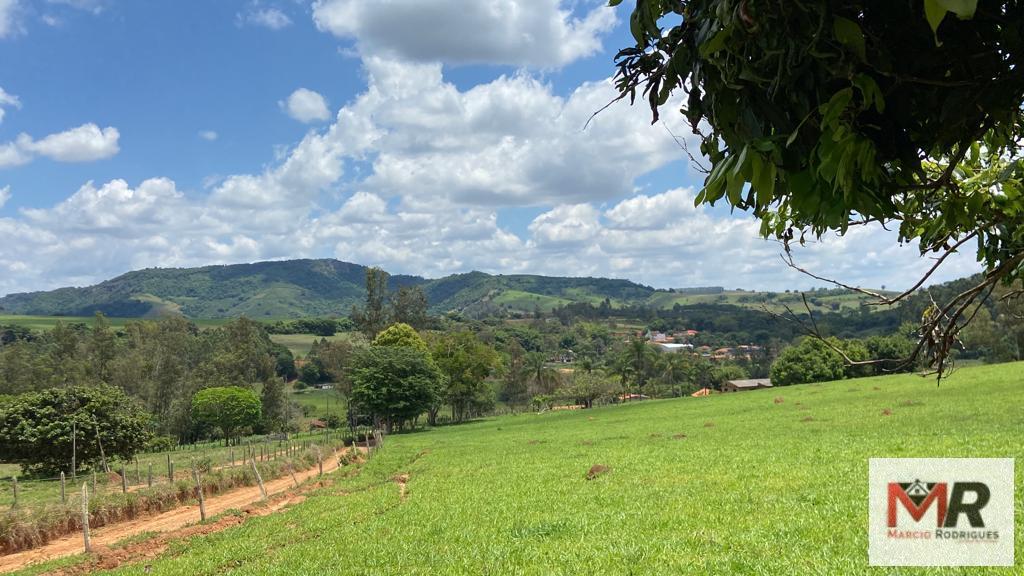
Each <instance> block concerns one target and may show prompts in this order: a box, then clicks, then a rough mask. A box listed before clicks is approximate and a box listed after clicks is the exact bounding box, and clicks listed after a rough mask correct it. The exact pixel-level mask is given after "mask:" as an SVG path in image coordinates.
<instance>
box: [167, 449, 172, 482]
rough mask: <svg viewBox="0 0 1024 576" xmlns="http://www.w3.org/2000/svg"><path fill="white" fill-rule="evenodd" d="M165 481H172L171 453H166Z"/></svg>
mask: <svg viewBox="0 0 1024 576" xmlns="http://www.w3.org/2000/svg"><path fill="white" fill-rule="evenodd" d="M167 481H168V482H170V483H172V484H173V483H174V465H173V464H171V455H170V454H168V455H167Z"/></svg>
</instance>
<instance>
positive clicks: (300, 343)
mask: <svg viewBox="0 0 1024 576" xmlns="http://www.w3.org/2000/svg"><path fill="white" fill-rule="evenodd" d="M351 337H352V336H351V334H348V333H339V334H335V335H334V336H326V338H327V340H344V339H346V338H351ZM321 338H324V336H317V335H316V334H271V335H270V339H271V340H273V341H274V342H277V343H278V344H283V345H284V346H285V347H287V348H288V349H289V350H291V351H292V354H294V355H295V357H299V356H306V355H307V354H309V350H310V349H311V348H312V347H313V343H314V342H318V341H320V339H321Z"/></svg>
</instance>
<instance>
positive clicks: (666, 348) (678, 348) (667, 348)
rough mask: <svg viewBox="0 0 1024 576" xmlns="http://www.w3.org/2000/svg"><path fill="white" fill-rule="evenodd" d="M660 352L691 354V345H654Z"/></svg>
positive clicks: (666, 343)
mask: <svg viewBox="0 0 1024 576" xmlns="http://www.w3.org/2000/svg"><path fill="white" fill-rule="evenodd" d="M654 346H655V347H656V348H657V349H658V351H660V352H682V351H684V350H685V351H687V352H693V344H675V343H671V342H659V343H656V344H655V345H654Z"/></svg>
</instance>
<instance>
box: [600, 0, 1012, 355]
mask: <svg viewBox="0 0 1024 576" xmlns="http://www.w3.org/2000/svg"><path fill="white" fill-rule="evenodd" d="M610 3H611V5H613V6H615V5H618V4H620V3H621V0H611V2H610ZM630 29H631V32H632V34H633V37H634V39H635V41H636V45H635V46H633V47H629V48H625V49H623V50H621V51H620V52H619V54H618V56H617V62H618V66H619V73H618V76H617V87H618V90H619V91H620V97H628V98H630V100H631V101H632V100H633V99H635V97H636V96H637V93H638V92H640V93H641V95H642V96H643V97H645V98H646V99H647V101H648V103H649V105H650V108H651V110H652V112H653V114H654V119H655V121H656V120H657V119H658V115H659V111H660V110H661V109H662V108H663V107H665V106H672V107H679V108H681V111H682V113H683V114H684V115H685V117H686V119H687V120H688V122H689V124H690V126H691V128H692V129H693V131H694V132H695V133H697V134H698V135H699V137H700V140H701V145H700V152H701V153H702V154H703V155H704V156H706V157H707V158H708V159H709V160H710V163H711V165H710V166H709V167H707V177H706V179H705V181H704V188H703V190H701V191H700V193H699V194H698V195H697V198H696V203H697V204H714V203H716V202H718V201H719V200H722V199H724V200H725V201H726V202H728V203H729V204H730V205H731V206H733V207H735V208H738V209H741V210H746V211H750V212H752V213H753V214H754V215H755V216H756V217H757V218H759V219H760V220H761V232H762V234H763V235H765V236H766V237H776V238H778V239H781V240H783V241H786V242H787V247H788V242H789V241H791V240H795V239H799V240H800V241H801V242H802V241H803V240H804V236H805V234H808V233H809V234H811V235H814V236H821V235H823V234H825V233H826V232H830V231H837V232H839V233H845V232H846V231H847V230H848V229H849V227H850V226H855V225H863V224H866V223H869V222H882V223H894V224H896V225H898V227H899V236H900V241H901V242H919V243H920V248H921V251H922V253H926V252H929V251H941V252H948V251H950V250H951V249H955V248H956V247H959V246H961V245H962V244H964V243H966V242H968V241H974V242H976V245H977V253H978V259H979V261H981V262H983V263H984V265H985V266H986V268H987V270H988V276H987V277H986V279H985V281H986V282H985V284H984V285H982V286H981V287H980V288H978V289H977V290H974V291H972V292H970V293H968V294H966V295H964V296H963V297H962V298H960V299H959V300H953V301H951V302H950V303H949V304H948V306H947V305H940V306H939V307H938V308H937V309H936V310H935V311H934V312H933V313H932V314H931V315H929V316H928V317H926V318H925V319H924V324H925V326H924V330H923V331H922V333H923V335H922V344H923V345H925V346H926V347H927V351H928V352H929V354H931V355H934V356H935V357H936V358H937V362H938V364H939V367H940V368H941V365H942V360H943V359H944V358H945V355H946V354H947V353H948V350H949V346H950V343H951V342H952V341H953V340H954V339H955V337H956V332H957V330H958V328H957V326H958V322H959V323H960V324H962V322H960V321H961V320H964V318H963V316H964V312H965V311H966V310H967V309H968V307H969V306H970V304H971V303H972V302H973V301H974V300H975V299H976V298H977V297H979V296H981V295H982V294H983V293H984V292H985V291H986V290H991V289H992V287H993V286H994V285H995V284H996V283H997V282H998V281H999V280H1003V281H1004V282H1007V283H1011V282H1013V281H1014V280H1016V279H1018V278H1019V275H1020V273H1021V263H1022V262H1024V225H1022V224H1024V194H1022V192H1024V187H1022V181H1024V164H1022V159H1021V154H1020V146H1021V142H1022V136H1024V120H1022V118H1024V114H1022V109H1021V103H1022V101H1024V74H1021V73H1020V69H1021V65H1022V64H1024V62H1022V59H1024V6H1022V5H1021V4H1020V3H1019V2H1016V1H1010V0H923V1H922V0H891V1H887V2H867V1H863V0H861V1H855V0H829V1H820V2H795V1H794V2H773V1H768V0H637V2H636V8H635V10H634V11H633V13H632V15H631V18H630ZM679 91H681V92H684V93H685V98H679V97H674V95H675V94H676V93H677V92H679ZM939 319H941V322H944V323H945V324H944V325H945V326H946V328H944V329H943V330H942V331H941V333H933V332H936V331H935V328H936V327H938V326H940V324H941V322H940V320H939ZM933 363H934V362H933Z"/></svg>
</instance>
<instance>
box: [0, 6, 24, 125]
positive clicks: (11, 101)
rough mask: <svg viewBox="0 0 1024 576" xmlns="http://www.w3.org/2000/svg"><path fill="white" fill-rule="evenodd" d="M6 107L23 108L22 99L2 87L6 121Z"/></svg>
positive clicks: (0, 110) (0, 107) (0, 109)
mask: <svg viewBox="0 0 1024 576" xmlns="http://www.w3.org/2000/svg"><path fill="white" fill-rule="evenodd" d="M2 1H3V0H0V2H2ZM5 107H7V108H21V100H18V97H17V96H15V95H14V94H8V93H7V92H5V91H4V89H3V88H2V87H0V122H3V121H4V114H5V112H6V111H5V110H4V108H5Z"/></svg>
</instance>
